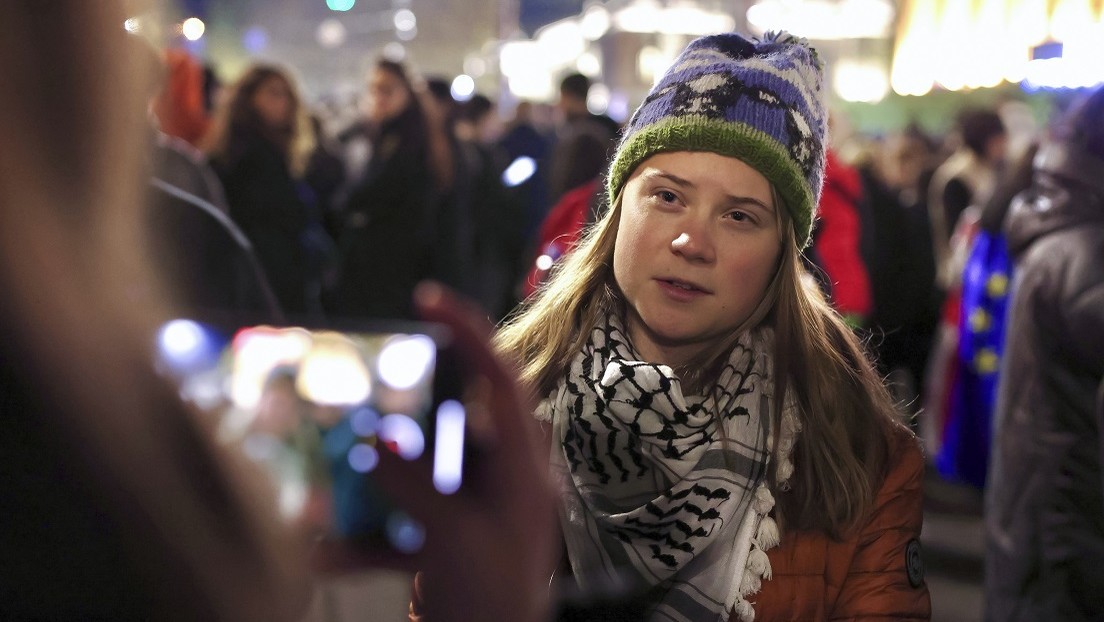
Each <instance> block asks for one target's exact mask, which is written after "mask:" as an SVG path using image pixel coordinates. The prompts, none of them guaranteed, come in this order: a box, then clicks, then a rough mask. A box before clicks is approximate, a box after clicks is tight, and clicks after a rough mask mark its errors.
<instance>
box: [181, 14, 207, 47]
mask: <svg viewBox="0 0 1104 622" xmlns="http://www.w3.org/2000/svg"><path fill="white" fill-rule="evenodd" d="M206 30H207V25H206V24H204V23H203V20H201V19H199V18H198V17H189V18H188V19H186V20H184V23H183V24H181V25H180V32H181V34H183V35H184V38H185V39H187V40H188V41H199V39H200V38H201V37H202V36H203V33H204V32H205V31H206Z"/></svg>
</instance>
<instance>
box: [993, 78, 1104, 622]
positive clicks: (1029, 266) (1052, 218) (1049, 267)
mask: <svg viewBox="0 0 1104 622" xmlns="http://www.w3.org/2000/svg"><path fill="white" fill-rule="evenodd" d="M1034 168H1035V174H1034V179H1033V182H1032V186H1031V187H1030V188H1029V189H1028V190H1027V191H1026V192H1024V193H1023V194H1021V195H1019V197H1018V199H1017V200H1016V201H1015V202H1014V203H1013V205H1012V208H1011V211H1010V213H1009V214H1008V216H1007V220H1006V223H1005V232H1006V234H1007V241H1008V249H1009V252H1010V253H1011V254H1012V257H1013V261H1014V262H1015V270H1016V276H1015V279H1014V282H1013V286H1012V299H1011V303H1010V306H1009V308H1010V317H1009V321H1008V325H1009V326H1010V327H1013V328H1012V330H1010V331H1009V333H1008V335H1007V338H1006V344H1005V358H1004V364H1003V367H1002V369H1001V379H1000V386H999V389H998V397H997V407H996V413H995V415H994V416H995V426H996V427H995V430H994V434H995V439H994V441H995V445H994V450H993V459H992V461H991V463H990V470H989V478H988V490H987V494H986V507H985V510H986V512H985V515H986V535H987V538H986V545H987V547H986V578H985V596H986V620H989V621H991V622H1011V621H1020V620H1025V621H1026V620H1063V621H1068V622H1077V621H1080V620H1099V619H1100V616H1101V615H1102V614H1104V573H1102V572H1101V568H1102V567H1104V478H1102V475H1101V455H1102V447H1104V443H1102V439H1104V436H1102V430H1104V421H1102V420H1101V419H1100V412H1099V410H1097V409H1096V404H1095V400H1096V396H1097V390H1098V387H1099V386H1100V384H1101V380H1102V378H1104V350H1102V349H1101V345H1102V344H1104V263H1102V261H1104V89H1098V90H1097V91H1096V92H1095V93H1093V94H1092V95H1091V96H1090V97H1089V98H1088V99H1087V100H1086V101H1085V102H1084V103H1083V105H1081V106H1080V107H1079V108H1077V109H1076V110H1075V111H1074V112H1073V113H1072V115H1071V116H1070V117H1069V118H1068V119H1067V121H1066V123H1065V124H1064V125H1062V126H1061V127H1059V129H1058V130H1057V132H1056V133H1055V136H1054V137H1053V138H1051V139H1050V140H1047V141H1045V142H1044V143H1043V144H1042V146H1041V147H1040V149H1039V152H1038V154H1037V155H1036V157H1035V165H1034Z"/></svg>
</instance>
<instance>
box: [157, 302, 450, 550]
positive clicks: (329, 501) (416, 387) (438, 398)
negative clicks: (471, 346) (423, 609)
mask: <svg viewBox="0 0 1104 622" xmlns="http://www.w3.org/2000/svg"><path fill="white" fill-rule="evenodd" d="M157 358H158V366H159V368H160V369H161V370H162V371H164V372H166V373H167V374H168V375H170V376H171V377H172V378H174V379H175V380H176V382H177V383H178V386H179V388H180V392H181V396H182V397H183V398H184V399H185V400H188V401H190V402H192V403H194V404H196V405H197V406H198V407H199V408H200V409H201V410H202V411H203V412H205V413H209V414H210V415H211V416H212V417H214V418H215V419H216V422H215V423H216V426H217V430H218V432H219V438H220V440H221V441H223V442H224V443H227V444H229V445H233V446H236V447H238V448H239V449H240V450H241V451H242V452H243V453H244V454H245V455H246V456H248V457H249V458H250V459H252V460H253V461H255V462H256V463H258V464H259V465H260V466H261V467H262V469H263V470H264V471H265V472H266V473H267V475H268V480H269V481H270V482H271V484H272V486H273V492H274V493H275V495H276V498H277V502H278V506H279V511H280V513H281V515H282V516H283V517H284V518H285V519H287V520H289V521H295V522H299V523H306V524H308V525H310V526H312V527H314V528H316V529H318V530H319V532H320V535H323V536H324V537H329V538H334V539H340V540H342V541H347V542H349V543H350V544H352V545H355V546H358V547H365V548H369V549H376V550H378V549H388V550H393V551H398V552H401V553H414V552H417V551H418V550H420V549H421V548H422V546H423V544H424V541H425V531H424V529H423V527H422V526H421V525H420V524H419V523H418V522H417V521H416V520H414V519H413V518H412V517H410V516H409V515H407V514H406V513H405V512H403V510H402V508H400V507H397V506H396V505H395V504H393V503H392V502H390V501H389V500H388V499H387V497H386V495H384V494H383V492H382V491H381V490H380V489H379V487H378V486H377V485H376V484H375V482H374V481H373V471H374V470H375V469H376V467H377V465H378V463H379V455H380V452H383V451H392V452H395V453H397V454H398V455H400V456H401V457H403V458H404V459H407V460H429V461H431V462H432V472H433V480H432V481H433V486H434V488H436V490H437V491H438V492H439V493H440V494H444V495H449V494H454V493H456V492H457V491H458V490H460V488H461V486H462V485H463V481H464V479H463V471H464V456H465V453H466V452H465V441H464V436H465V434H464V431H465V422H466V412H465V409H464V405H463V401H462V397H463V396H462V393H463V386H464V383H463V379H462V378H461V373H460V367H459V365H458V364H457V361H456V358H455V353H454V350H453V348H452V347H451V338H450V335H449V332H448V330H447V328H446V327H444V326H441V325H436V324H430V323H410V322H402V323H398V322H384V321H377V322H363V323H356V324H352V325H342V326H340V327H334V326H332V325H331V326H327V327H316V326H308V325H294V326H270V325H245V326H236V327H226V326H220V325H218V324H212V323H205V322H202V321H198V320H194V319H178V320H174V321H172V322H169V323H167V324H165V325H164V326H163V327H161V329H160V331H159V333H158V343H157Z"/></svg>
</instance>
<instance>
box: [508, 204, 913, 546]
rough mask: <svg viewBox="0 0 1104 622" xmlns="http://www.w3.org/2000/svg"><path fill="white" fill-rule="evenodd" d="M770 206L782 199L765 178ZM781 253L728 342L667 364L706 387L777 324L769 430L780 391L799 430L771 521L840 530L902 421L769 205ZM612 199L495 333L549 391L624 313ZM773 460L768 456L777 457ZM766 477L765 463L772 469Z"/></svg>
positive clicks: (784, 219) (861, 507)
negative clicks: (748, 335)
mask: <svg viewBox="0 0 1104 622" xmlns="http://www.w3.org/2000/svg"><path fill="white" fill-rule="evenodd" d="M772 197H773V201H774V204H775V205H776V206H779V207H781V206H782V202H781V199H780V197H779V195H778V193H777V192H776V191H775V190H774V188H773V187H772ZM775 211H776V213H777V214H778V220H777V222H778V226H779V233H780V237H781V241H782V250H781V253H780V257H779V262H778V267H777V269H776V271H775V275H774V278H773V279H772V280H771V282H770V284H769V285H768V287H767V289H766V291H765V293H764V296H763V299H762V300H761V301H760V303H759V305H758V307H757V308H756V309H755V310H754V311H753V313H752V314H751V316H750V317H749V318H748V319H747V320H745V321H744V322H743V323H742V324H741V325H740V326H738V327H737V328H736V329H735V330H734V331H733V333H732V334H731V335H730V336H729V338H728V339H725V340H721V342H720V343H719V344H718V345H717V346H716V347H714V348H711V349H709V350H708V351H707V352H705V353H703V355H702V356H700V357H698V358H697V359H696V360H694V361H693V362H692V363H691V364H690V365H688V366H687V367H686V368H684V369H680V370H676V371H678V372H679V373H680V374H682V376H683V380H684V383H686V384H690V385H693V386H695V387H699V388H700V387H702V386H705V385H706V384H707V383H708V381H709V380H710V379H711V378H714V377H715V374H716V373H717V372H718V371H719V363H721V362H723V360H724V359H725V358H727V355H728V353H729V352H730V351H731V349H732V347H733V346H734V345H735V343H736V341H737V339H738V338H739V336H740V335H741V334H743V333H744V332H745V331H747V330H749V329H751V328H754V327H756V326H759V325H766V326H770V327H772V328H773V329H774V333H775V342H774V344H775V345H774V350H775V351H774V352H773V355H774V377H775V378H776V379H777V380H776V382H775V395H774V400H773V403H774V411H773V412H772V413H771V420H772V426H771V427H772V430H773V434H775V435H777V434H778V431H779V429H780V425H779V422H780V420H781V407H782V404H783V396H786V395H787V393H788V394H789V395H791V396H792V397H793V398H794V399H793V400H792V401H796V405H797V408H798V417H799V419H800V421H801V423H802V428H803V431H802V433H801V435H800V436H799V438H798V441H797V444H796V445H795V447H794V454H793V458H794V465H795V473H794V476H793V478H792V479H791V485H792V490H791V491H790V492H788V493H786V494H779V495H778V499H779V504H778V506H777V509H776V514H777V518H778V519H779V522H780V524H784V525H786V526H789V527H793V528H799V529H807V528H818V529H822V530H824V531H826V532H827V533H829V534H831V535H833V536H837V537H838V536H841V535H843V534H844V533H846V531H847V530H848V529H850V528H851V527H853V526H854V525H855V524H856V523H857V521H858V520H859V519H860V518H861V517H862V516H863V515H864V514H865V513H866V512H867V511H868V510H869V509H870V508H871V506H872V504H873V501H874V495H875V494H876V491H877V487H878V486H879V485H880V481H881V479H882V478H883V477H884V469H885V464H886V459H887V455H888V442H889V440H888V439H889V433H890V430H891V429H892V428H893V427H894V426H898V425H899V424H898V423H897V422H896V420H897V415H896V413H897V411H896V407H895V405H894V402H893V400H892V399H891V398H890V395H889V393H888V391H887V390H886V389H885V386H884V385H883V383H882V382H881V379H880V378H879V377H878V375H877V374H876V373H875V371H874V368H873V366H872V365H871V364H870V362H869V361H868V360H867V358H866V356H865V354H864V353H863V351H862V348H861V346H860V344H859V341H858V339H857V338H856V336H855V335H854V333H852V331H851V329H850V328H848V327H847V325H846V324H845V323H844V322H843V320H842V318H840V316H839V314H838V313H836V311H835V310H834V309H832V308H831V306H829V304H828V303H827V301H826V300H825V299H824V296H823V294H822V293H821V292H820V290H819V289H817V288H816V287H815V286H810V285H806V283H808V282H810V281H811V279H806V278H803V274H804V268H803V266H802V261H801V250H800V249H799V248H798V246H797V239H796V235H795V232H794V229H793V224H792V222H791V220H790V218H789V215H788V210H785V209H777V210H775ZM620 215H621V197H620V196H618V197H617V198H616V199H615V200H614V202H613V205H612V208H610V209H607V210H605V213H604V214H603V216H602V217H601V218H600V219H599V220H598V222H597V223H595V224H594V225H593V226H591V227H590V228H588V229H587V231H586V232H585V233H584V235H583V237H582V239H581V241H580V243H579V245H578V246H577V247H576V248H575V249H574V250H573V251H571V252H570V253H569V254H568V255H567V256H566V257H565V258H564V259H563V260H562V261H561V262H560V265H558V266H557V268H556V269H554V271H553V274H552V275H551V278H550V279H549V280H548V281H547V282H546V283H545V284H544V285H543V286H542V287H541V288H540V289H539V290H538V291H537V292H536V293H535V294H534V296H533V297H532V298H531V299H530V300H529V301H527V302H526V303H525V304H524V306H523V307H521V308H520V309H519V310H518V312H517V313H515V314H514V315H513V316H511V317H509V318H508V319H507V320H506V322H505V323H504V324H503V325H502V326H501V327H500V329H499V330H498V332H497V334H496V335H495V339H494V344H495V346H496V348H497V349H498V350H499V352H500V353H501V354H503V355H504V356H506V357H507V358H510V359H512V360H514V361H516V362H517V363H518V367H519V374H520V379H521V380H522V382H523V383H525V384H526V385H527V386H529V387H530V389H531V390H532V391H534V392H536V393H537V394H538V396H541V397H543V396H546V395H548V394H549V393H550V392H551V391H552V390H553V389H555V387H556V385H557V383H558V382H559V381H560V379H561V378H562V377H563V375H564V372H565V370H566V369H567V367H568V366H569V365H570V363H571V359H572V358H573V357H574V356H575V354H576V352H578V351H579V350H580V349H581V348H582V347H583V346H584V344H585V342H586V340H587V339H588V337H589V335H590V333H591V331H592V330H593V329H594V327H595V326H597V325H598V323H599V322H600V321H601V319H602V318H603V317H604V315H605V314H606V313H619V314H623V313H624V308H623V307H624V301H623V298H622V296H621V294H620V291H619V289H618V287H617V283H616V282H615V280H614V276H613V256H614V245H615V241H616V239H617V230H618V225H619V220H620ZM775 462H777V461H775ZM774 477H775V475H774V473H773V469H772V473H771V478H772V480H773V478H774Z"/></svg>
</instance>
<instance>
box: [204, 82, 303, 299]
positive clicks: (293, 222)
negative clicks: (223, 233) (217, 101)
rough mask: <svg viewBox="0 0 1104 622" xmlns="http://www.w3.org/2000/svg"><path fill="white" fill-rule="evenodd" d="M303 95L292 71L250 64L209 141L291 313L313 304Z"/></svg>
mask: <svg viewBox="0 0 1104 622" xmlns="http://www.w3.org/2000/svg"><path fill="white" fill-rule="evenodd" d="M308 123H309V121H308V118H307V116H306V111H305V110H304V108H303V102H302V100H301V99H300V97H299V94H298V91H297V90H296V88H295V86H294V85H293V83H292V81H291V78H290V77H289V76H288V74H287V73H286V72H285V71H284V70H282V69H280V68H278V67H274V66H268V65H256V66H254V67H251V68H250V69H249V70H248V71H246V72H245V74H244V75H243V76H242V77H241V78H240V79H239V80H238V81H237V83H236V84H235V85H234V86H233V88H232V91H231V94H230V96H229V97H228V99H227V100H226V102H225V105H224V106H223V108H221V109H220V110H219V112H218V115H217V116H216V119H215V124H214V126H213V128H212V130H211V133H210V134H209V135H208V136H207V137H206V138H205V142H204V147H205V150H206V151H207V154H208V157H209V158H210V160H211V166H212V167H213V168H214V169H215V172H216V173H218V176H219V179H220V180H221V181H222V185H223V188H224V189H225V190H226V200H227V202H228V203H229V206H230V217H231V218H232V219H233V220H234V222H235V223H236V224H237V225H238V226H239V227H241V229H242V231H243V232H244V233H245V235H246V236H247V237H248V238H249V240H250V241H251V242H252V243H253V248H254V251H255V252H256V254H257V258H258V259H259V260H260V262H261V265H262V266H263V267H264V270H265V274H266V275H267V276H268V280H269V283H270V284H271V285H272V289H273V292H274V293H275V294H276V299H277V300H278V301H279V303H280V306H281V307H282V308H283V310H284V312H286V313H289V314H295V315H302V314H304V313H306V312H308V311H309V310H314V309H316V307H317V305H314V304H311V302H310V299H311V296H310V292H311V291H313V290H312V287H311V281H312V279H314V280H317V278H318V275H317V274H311V270H310V269H309V268H310V261H309V258H310V253H309V251H308V248H307V245H306V240H307V235H308V231H309V229H310V214H309V209H310V208H309V206H308V203H307V201H308V199H309V198H310V196H309V194H307V193H306V184H305V183H304V182H303V181H302V175H303V172H304V170H305V168H306V164H307V158H308V157H309V156H310V153H311V151H312V150H313V147H314V136H313V132H312V131H311V129H310V127H309V125H308Z"/></svg>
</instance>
